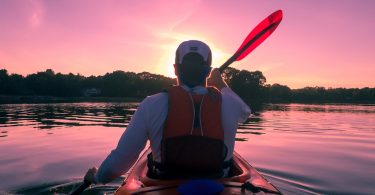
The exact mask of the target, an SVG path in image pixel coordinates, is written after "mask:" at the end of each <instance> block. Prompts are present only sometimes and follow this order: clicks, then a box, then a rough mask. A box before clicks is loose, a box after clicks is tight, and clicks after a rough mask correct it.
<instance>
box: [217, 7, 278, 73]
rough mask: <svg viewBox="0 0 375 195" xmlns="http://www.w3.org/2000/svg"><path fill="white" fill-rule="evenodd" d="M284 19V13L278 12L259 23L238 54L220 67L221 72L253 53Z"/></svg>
mask: <svg viewBox="0 0 375 195" xmlns="http://www.w3.org/2000/svg"><path fill="white" fill-rule="evenodd" d="M282 18H283V12H282V11H281V10H277V11H275V12H273V13H272V14H271V15H269V16H268V17H267V18H265V19H264V20H263V21H262V22H261V23H259V24H258V25H257V26H256V27H255V28H254V29H253V30H252V31H251V32H250V34H249V35H247V37H246V39H245V40H244V42H243V43H242V45H241V46H240V48H238V49H237V51H236V53H234V55H233V56H232V57H230V58H229V59H228V60H227V61H226V62H225V63H224V64H223V65H221V66H220V67H219V71H220V72H223V71H224V70H225V69H226V68H227V67H228V66H229V65H231V64H232V63H233V62H235V61H239V60H242V59H243V58H245V57H246V56H247V55H248V54H249V53H250V52H251V51H253V50H254V49H255V48H256V47H258V45H260V44H261V43H262V42H263V41H264V40H266V39H267V37H269V36H270V35H271V34H272V32H273V31H275V29H276V28H277V26H278V25H279V24H280V22H281V20H282Z"/></svg>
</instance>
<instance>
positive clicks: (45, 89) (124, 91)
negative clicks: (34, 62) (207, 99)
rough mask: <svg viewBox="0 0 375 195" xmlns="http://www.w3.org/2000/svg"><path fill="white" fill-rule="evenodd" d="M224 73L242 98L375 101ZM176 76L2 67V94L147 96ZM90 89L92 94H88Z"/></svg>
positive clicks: (354, 92)
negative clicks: (13, 70)
mask: <svg viewBox="0 0 375 195" xmlns="http://www.w3.org/2000/svg"><path fill="white" fill-rule="evenodd" d="M223 76H224V79H225V81H226V82H227V83H228V85H229V86H230V87H231V88H232V90H233V91H235V92H236V93H237V94H238V95H239V96H240V97H242V98H243V99H245V100H248V101H253V100H256V101H267V102H375V88H368V87H366V88H361V89H359V88H349V89H347V88H324V87H305V88H301V89H290V88H289V87H288V86H286V85H281V84H272V85H270V84H266V81H267V80H266V77H265V76H264V75H263V73H262V72H260V71H254V72H251V71H247V70H238V69H235V68H227V69H226V70H225V71H224V72H223ZM175 83H176V81H175V79H172V78H169V77H165V76H163V75H158V74H152V73H149V72H142V73H134V72H124V71H114V72H112V73H107V74H105V75H103V76H89V77H85V76H82V75H80V74H77V75H75V74H72V73H69V74H61V73H55V72H54V71H53V70H51V69H47V70H46V71H44V72H37V73H34V74H30V75H27V76H26V77H24V76H22V75H18V74H8V72H7V70H5V69H1V70H0V95H40V96H56V97H79V96H84V95H90V96H97V97H136V98H143V97H146V96H147V95H151V94H154V93H157V92H160V91H162V90H163V89H165V88H167V87H169V86H171V85H173V84H175ZM87 92H90V93H87Z"/></svg>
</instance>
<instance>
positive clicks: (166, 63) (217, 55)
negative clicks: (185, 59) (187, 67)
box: [157, 33, 230, 78]
mask: <svg viewBox="0 0 375 195" xmlns="http://www.w3.org/2000/svg"><path fill="white" fill-rule="evenodd" d="M160 36H161V37H163V38H167V39H169V40H168V42H167V43H166V44H164V45H162V46H161V49H162V50H164V51H165V52H164V54H163V56H162V57H161V58H160V63H159V65H158V67H157V69H158V71H159V72H160V73H161V74H163V75H165V76H168V77H172V78H176V75H175V70H174V67H173V64H174V61H175V52H176V48H177V47H178V45H179V44H180V43H181V42H183V41H186V40H201V41H203V42H205V43H206V44H207V45H208V46H209V47H210V48H211V52H212V67H214V68H218V67H219V66H220V65H221V63H224V62H225V60H227V59H228V58H229V57H230V54H228V53H225V52H224V51H223V50H222V49H220V48H218V47H216V46H215V44H213V41H211V40H209V39H206V38H204V37H203V36H199V35H186V34H177V33H161V34H160Z"/></svg>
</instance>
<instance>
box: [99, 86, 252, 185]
mask: <svg viewBox="0 0 375 195" xmlns="http://www.w3.org/2000/svg"><path fill="white" fill-rule="evenodd" d="M183 88H184V89H185V90H187V91H192V92H194V93H196V94H205V93H208V90H207V89H206V88H204V87H201V86H197V87H194V88H192V89H190V88H188V87H185V86H183ZM221 94H222V105H221V109H222V112H221V113H222V116H221V117H222V123H223V128H224V143H225V145H226V146H227V148H228V153H227V156H226V160H229V159H231V158H232V155H233V150H234V143H235V136H236V131H237V127H238V123H239V122H244V121H246V119H247V118H248V117H249V115H250V113H251V111H250V108H249V107H248V106H247V105H246V103H244V102H243V101H242V99H241V98H240V97H238V96H237V94H235V93H234V92H233V91H232V90H231V89H230V88H228V87H224V88H222V89H221ZM167 114H168V94H167V93H158V94H155V95H152V96H148V97H146V98H145V99H144V100H143V101H142V102H141V103H140V105H139V107H138V109H137V111H136V112H135V114H134V115H133V117H132V119H131V121H130V123H129V126H128V127H127V128H126V130H125V131H124V133H123V134H122V136H121V138H120V140H119V142H118V145H117V147H116V148H115V149H114V150H112V152H111V153H110V154H109V155H108V157H107V158H106V159H105V160H104V161H103V163H102V164H101V166H100V168H99V170H98V172H97V174H96V175H95V179H96V181H97V182H98V183H108V182H110V181H112V180H113V179H115V178H117V177H119V176H121V175H122V174H124V173H125V172H126V171H128V170H129V169H130V167H131V166H132V165H133V163H134V162H135V161H136V160H137V158H138V156H139V154H140V153H141V152H142V150H143V149H144V148H145V145H146V143H147V141H148V140H150V146H151V150H152V155H153V158H154V160H155V161H157V162H160V161H161V160H160V159H161V157H160V156H161V152H160V145H161V140H162V135H163V125H164V122H165V120H166V118H167Z"/></svg>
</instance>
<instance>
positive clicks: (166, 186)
mask: <svg viewBox="0 0 375 195" xmlns="http://www.w3.org/2000/svg"><path fill="white" fill-rule="evenodd" d="M150 152H151V150H150V149H147V150H146V151H145V152H144V153H143V154H142V155H141V157H140V158H139V159H138V161H137V162H136V163H135V165H134V166H133V168H132V170H131V171H130V172H129V175H128V177H127V178H126V179H125V180H124V182H123V184H122V185H121V186H120V187H119V188H118V189H117V190H116V192H115V194H116V195H127V194H142V195H143V194H144V195H153V194H158V195H164V194H171V195H173V194H193V191H194V189H195V190H198V193H195V192H194V194H204V193H200V192H199V190H202V189H204V190H206V188H209V187H205V186H204V185H207V186H212V185H215V186H219V187H220V189H219V191H215V193H214V194H258V193H259V194H282V193H281V192H280V191H279V190H278V189H277V188H276V187H275V186H274V185H272V184H271V183H270V182H268V181H267V180H266V179H265V178H264V177H263V176H262V175H261V174H259V173H258V171H257V170H256V169H255V168H253V167H252V166H251V165H250V164H249V163H248V162H247V161H246V160H245V159H243V158H242V157H241V156H240V155H239V154H238V153H236V152H234V154H233V166H232V168H231V171H230V173H229V177H226V178H219V179H213V180H203V179H202V180H196V179H194V180H187V179H173V180H172V179H154V178H150V177H148V176H147V169H148V168H147V155H148V154H149V153H150ZM186 189H187V190H188V191H186ZM215 189H216V190H217V189H218V188H215ZM189 190H190V191H189ZM184 191H185V192H186V193H185V192H184ZM209 194H212V193H209Z"/></svg>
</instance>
